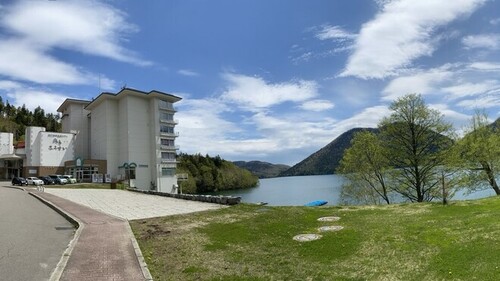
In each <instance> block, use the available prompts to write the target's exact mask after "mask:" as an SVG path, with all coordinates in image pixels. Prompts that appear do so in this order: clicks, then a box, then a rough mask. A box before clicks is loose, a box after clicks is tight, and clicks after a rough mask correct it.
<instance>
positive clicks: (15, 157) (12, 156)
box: [0, 154, 23, 160]
mask: <svg viewBox="0 0 500 281" xmlns="http://www.w3.org/2000/svg"><path fill="white" fill-rule="evenodd" d="M0 159H3V160H21V159H23V157H21V156H19V155H16V154H2V155H0Z"/></svg>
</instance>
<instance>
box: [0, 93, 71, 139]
mask: <svg viewBox="0 0 500 281" xmlns="http://www.w3.org/2000/svg"><path fill="white" fill-rule="evenodd" d="M59 119H60V118H59V115H57V114H53V113H45V111H44V110H43V109H42V108H41V107H37V108H35V110H34V111H33V112H32V111H31V110H29V109H27V108H26V106H25V105H23V106H19V107H15V106H13V105H11V104H10V103H9V102H8V101H6V102H5V103H4V101H3V99H2V97H0V132H9V133H14V140H16V141H18V140H22V139H23V136H24V131H25V129H26V127H27V126H39V127H45V128H46V129H47V131H50V132H60V131H61V123H60V122H59Z"/></svg>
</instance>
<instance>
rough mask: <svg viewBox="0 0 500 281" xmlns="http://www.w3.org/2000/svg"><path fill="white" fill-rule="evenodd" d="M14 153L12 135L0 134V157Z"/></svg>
mask: <svg viewBox="0 0 500 281" xmlns="http://www.w3.org/2000/svg"><path fill="white" fill-rule="evenodd" d="M13 153H14V134H13V133H3V132H2V133H0V155H2V154H13Z"/></svg>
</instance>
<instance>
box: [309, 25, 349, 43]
mask: <svg viewBox="0 0 500 281" xmlns="http://www.w3.org/2000/svg"><path fill="white" fill-rule="evenodd" d="M356 36H357V35H356V34H354V33H350V32H348V31H346V30H344V29H343V28H342V27H340V26H338V25H334V26H331V25H324V26H322V27H321V30H320V31H319V32H317V33H316V38H318V39H320V40H335V41H345V40H353V39H355V38H356Z"/></svg>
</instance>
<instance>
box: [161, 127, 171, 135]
mask: <svg viewBox="0 0 500 281" xmlns="http://www.w3.org/2000/svg"><path fill="white" fill-rule="evenodd" d="M160 132H161V133H167V134H173V133H174V127H172V126H167V125H161V126H160Z"/></svg>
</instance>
